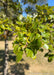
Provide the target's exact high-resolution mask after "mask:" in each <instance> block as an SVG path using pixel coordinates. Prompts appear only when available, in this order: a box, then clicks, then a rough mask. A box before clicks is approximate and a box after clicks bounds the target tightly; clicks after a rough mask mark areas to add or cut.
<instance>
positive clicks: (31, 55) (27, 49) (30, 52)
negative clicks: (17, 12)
mask: <svg viewBox="0 0 54 75" xmlns="http://www.w3.org/2000/svg"><path fill="white" fill-rule="evenodd" d="M26 54H27V56H28V57H31V58H32V57H33V51H32V50H31V49H29V48H26Z"/></svg>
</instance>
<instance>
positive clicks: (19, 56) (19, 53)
mask: <svg viewBox="0 0 54 75" xmlns="http://www.w3.org/2000/svg"><path fill="white" fill-rule="evenodd" d="M22 55H23V51H19V52H18V53H17V55H16V62H19V61H20V60H21V59H22Z"/></svg>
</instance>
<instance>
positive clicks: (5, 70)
mask: <svg viewBox="0 0 54 75" xmlns="http://www.w3.org/2000/svg"><path fill="white" fill-rule="evenodd" d="M7 40H8V39H5V64H4V66H5V67H4V75H7V74H8V58H9V55H8V41H7Z"/></svg>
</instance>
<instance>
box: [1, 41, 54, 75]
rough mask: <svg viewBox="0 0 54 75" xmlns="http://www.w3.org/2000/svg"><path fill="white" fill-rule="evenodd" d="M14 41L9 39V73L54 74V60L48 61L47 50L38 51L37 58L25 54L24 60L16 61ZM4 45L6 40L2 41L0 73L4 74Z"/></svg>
mask: <svg viewBox="0 0 54 75" xmlns="http://www.w3.org/2000/svg"><path fill="white" fill-rule="evenodd" d="M12 43H13V41H8V44H9V45H8V48H9V62H8V63H9V69H8V75H54V60H53V61H52V62H48V58H47V57H44V54H45V53H46V52H47V50H44V51H43V52H40V51H38V53H37V55H36V59H35V60H33V59H32V58H30V57H26V55H25V54H24V55H23V58H22V60H21V61H20V62H19V63H16V56H15V54H14V53H13V47H12ZM4 45H5V42H4V41H0V75H3V71H4V53H5V47H4Z"/></svg>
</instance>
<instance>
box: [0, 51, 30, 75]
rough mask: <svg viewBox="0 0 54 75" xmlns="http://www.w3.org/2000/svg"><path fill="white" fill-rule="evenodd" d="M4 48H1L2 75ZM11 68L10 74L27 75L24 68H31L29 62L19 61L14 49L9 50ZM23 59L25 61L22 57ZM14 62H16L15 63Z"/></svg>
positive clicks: (1, 71) (1, 72)
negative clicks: (17, 61)
mask: <svg viewBox="0 0 54 75" xmlns="http://www.w3.org/2000/svg"><path fill="white" fill-rule="evenodd" d="M4 54H5V51H4V50H0V75H4V74H3V73H4ZM8 61H9V66H10V67H9V69H8V70H10V71H9V72H8V75H25V72H24V69H26V70H29V64H27V63H17V64H16V56H15V55H14V53H13V50H10V51H9V60H8ZM11 61H12V62H11ZM21 61H24V59H22V60H21ZM13 63H14V64H13Z"/></svg>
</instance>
